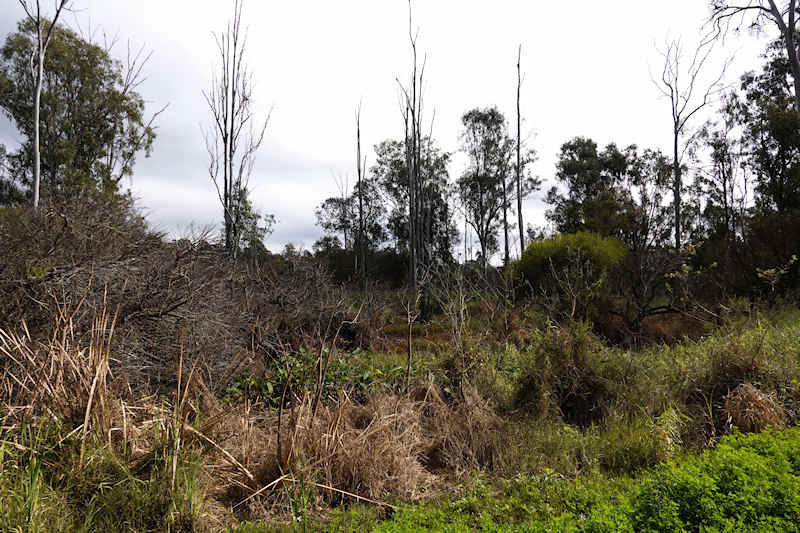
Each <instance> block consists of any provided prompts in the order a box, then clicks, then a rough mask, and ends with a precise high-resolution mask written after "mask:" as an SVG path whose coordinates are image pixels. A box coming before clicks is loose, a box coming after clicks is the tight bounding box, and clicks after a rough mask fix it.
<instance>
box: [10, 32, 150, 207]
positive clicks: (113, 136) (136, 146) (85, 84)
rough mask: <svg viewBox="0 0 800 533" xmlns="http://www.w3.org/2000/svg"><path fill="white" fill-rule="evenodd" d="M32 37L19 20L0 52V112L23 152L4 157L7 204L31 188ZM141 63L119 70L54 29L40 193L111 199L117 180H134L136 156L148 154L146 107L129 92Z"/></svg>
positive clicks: (100, 52) (94, 48) (104, 52)
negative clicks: (98, 194) (97, 193)
mask: <svg viewBox="0 0 800 533" xmlns="http://www.w3.org/2000/svg"><path fill="white" fill-rule="evenodd" d="M35 32H36V28H35V25H34V24H33V23H32V22H30V21H28V20H25V21H23V22H21V23H20V24H19V25H18V31H17V32H16V33H11V34H9V35H8V36H7V38H6V40H5V44H4V45H3V47H2V49H0V108H2V112H3V113H4V114H5V115H6V116H8V117H9V118H10V119H12V120H13V121H14V123H15V125H16V127H17V129H18V130H19V131H20V133H21V134H22V135H23V137H24V141H23V144H22V147H21V148H20V149H19V150H18V151H17V152H16V153H13V154H9V155H8V160H9V161H8V165H7V166H8V168H9V172H8V176H7V177H6V178H5V179H2V176H0V202H5V201H7V200H8V199H5V200H4V199H3V196H8V197H10V196H9V195H11V196H17V197H18V196H19V195H18V194H11V193H13V192H14V191H13V189H14V188H16V186H17V185H19V184H21V185H23V186H25V187H27V186H30V180H31V176H32V167H33V163H32V156H33V128H34V125H33V120H32V119H33V112H32V109H33V102H34V92H33V79H32V77H31V74H30V58H31V53H32V51H33V48H34V47H35ZM143 59H144V58H143V56H138V57H136V58H134V57H131V58H129V62H128V64H127V66H123V64H122V63H121V62H120V61H117V60H115V59H114V58H113V57H112V56H111V54H110V50H108V49H104V48H103V47H101V46H98V45H96V44H94V43H91V42H89V41H86V40H85V39H83V38H82V37H81V36H80V35H78V34H77V33H75V32H74V31H72V30H69V29H67V28H65V27H62V26H57V27H56V28H55V30H54V32H53V34H52V38H51V41H50V44H49V46H48V48H47V55H46V57H45V64H44V78H43V81H42V84H43V87H42V96H41V118H40V127H41V165H42V167H41V168H42V170H41V177H42V184H43V191H44V194H45V195H49V196H59V197H62V198H68V197H69V196H71V195H74V194H75V193H76V192H77V191H81V192H82V193H85V192H87V191H101V192H103V193H104V194H112V195H113V194H116V193H117V192H118V186H119V184H120V182H121V180H122V179H123V178H125V177H126V176H131V175H132V174H133V168H134V163H135V160H136V156H137V155H138V154H139V153H141V152H144V153H145V155H149V153H150V149H151V147H152V143H153V140H154V139H155V130H154V128H153V127H152V124H151V121H148V119H146V118H145V115H144V111H145V101H144V99H143V98H142V97H141V96H140V95H139V94H138V93H137V92H136V90H135V89H136V87H137V85H138V83H139V82H140V73H139V72H140V70H139V69H141V66H142V60H143ZM99 117H102V119H100V118H99ZM3 182H5V185H3V184H2V183H3ZM3 190H5V191H3ZM12 199H13V198H12ZM17 200H19V198H17Z"/></svg>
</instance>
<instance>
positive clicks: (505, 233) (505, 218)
mask: <svg viewBox="0 0 800 533" xmlns="http://www.w3.org/2000/svg"><path fill="white" fill-rule="evenodd" d="M503 242H504V244H505V256H504V258H503V266H505V265H508V261H509V254H508V191H507V183H506V177H505V176H503Z"/></svg>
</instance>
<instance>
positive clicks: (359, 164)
mask: <svg viewBox="0 0 800 533" xmlns="http://www.w3.org/2000/svg"><path fill="white" fill-rule="evenodd" d="M366 168H367V158H366V156H365V157H364V158H363V159H362V158H361V104H359V105H358V111H356V170H357V172H358V262H359V269H358V277H359V285H360V287H361V290H364V289H365V288H366V286H367V285H366V283H367V252H366V239H365V233H366V232H365V231H364V172H365V170H366Z"/></svg>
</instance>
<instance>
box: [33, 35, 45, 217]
mask: <svg viewBox="0 0 800 533" xmlns="http://www.w3.org/2000/svg"><path fill="white" fill-rule="evenodd" d="M41 41H42V30H41V27H40V28H39V61H38V63H39V65H38V68H37V75H36V98H35V101H34V107H33V208H34V209H38V208H39V182H40V180H41V155H40V153H39V142H40V140H39V109H40V107H41V101H42V77H43V74H44V65H43V63H44V50H43V49H42V44H41Z"/></svg>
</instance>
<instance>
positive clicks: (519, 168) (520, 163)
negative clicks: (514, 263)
mask: <svg viewBox="0 0 800 533" xmlns="http://www.w3.org/2000/svg"><path fill="white" fill-rule="evenodd" d="M521 60H522V45H519V49H518V51H517V164H516V166H515V167H514V170H515V171H516V177H517V184H516V185H517V226H518V228H519V253H520V255H522V252H523V251H524V250H525V226H524V225H523V223H522V199H523V198H524V195H523V194H522V175H523V174H524V173H525V164H526V163H527V162H530V161H525V160H523V159H522V135H521V132H520V127H521V122H522V118H521V116H520V110H519V96H520V90H521V89H522V74H521V73H520V63H521ZM531 153H532V152H531ZM539 185H540V184H539ZM539 185H537V188H538V186H539ZM506 261H508V258H506Z"/></svg>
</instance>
